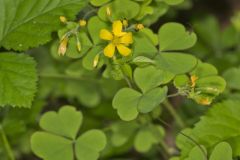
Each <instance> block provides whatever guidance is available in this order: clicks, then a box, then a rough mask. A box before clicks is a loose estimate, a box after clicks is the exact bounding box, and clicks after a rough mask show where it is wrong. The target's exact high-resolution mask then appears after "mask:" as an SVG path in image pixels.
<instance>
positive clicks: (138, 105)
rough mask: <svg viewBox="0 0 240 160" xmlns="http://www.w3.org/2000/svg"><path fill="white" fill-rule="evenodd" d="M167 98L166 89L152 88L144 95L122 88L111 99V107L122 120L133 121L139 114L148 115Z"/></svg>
mask: <svg viewBox="0 0 240 160" xmlns="http://www.w3.org/2000/svg"><path fill="white" fill-rule="evenodd" d="M166 96H167V87H164V88H161V87H158V88H154V89H152V90H149V91H148V92H146V93H143V94H142V93H140V92H138V91H135V90H133V89H131V88H123V89H121V90H119V91H118V92H117V94H116V95H115V97H114V99H113V107H114V108H115V109H117V112H118V115H119V116H120V118H121V119H122V120H125V121H131V120H134V119H135V118H136V117H137V116H138V114H139V112H141V113H148V112H150V111H152V110H153V109H154V108H155V107H157V106H158V105H159V104H160V103H162V102H163V101H164V100H165V98H166Z"/></svg>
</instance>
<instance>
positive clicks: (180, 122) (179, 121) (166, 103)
mask: <svg viewBox="0 0 240 160" xmlns="http://www.w3.org/2000/svg"><path fill="white" fill-rule="evenodd" d="M163 104H164V106H165V107H166V109H167V110H168V111H169V113H170V114H171V115H172V116H173V118H174V119H175V121H176V123H177V124H178V126H179V127H180V128H184V127H185V123H184V122H183V120H182V118H181V117H180V116H179V115H178V114H177V112H176V111H175V109H174V107H173V106H172V104H171V103H169V101H168V100H166V101H164V103H163Z"/></svg>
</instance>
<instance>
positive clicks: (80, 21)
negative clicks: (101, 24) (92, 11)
mask: <svg viewBox="0 0 240 160" xmlns="http://www.w3.org/2000/svg"><path fill="white" fill-rule="evenodd" d="M79 25H80V26H81V27H85V26H86V25H87V21H86V20H84V19H81V20H79Z"/></svg>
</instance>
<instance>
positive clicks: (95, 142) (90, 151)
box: [75, 129, 107, 160]
mask: <svg viewBox="0 0 240 160" xmlns="http://www.w3.org/2000/svg"><path fill="white" fill-rule="evenodd" d="M106 143H107V138H106V136H105V134H104V133H103V132H102V131H100V130H96V129H94V130H90V131H87V132H85V133H84V134H82V135H81V136H80V137H79V138H78V139H77V141H76V147H75V153H76V156H77V159H78V160H97V159H98V157H99V152H100V151H102V150H103V149H104V147H105V146H106Z"/></svg>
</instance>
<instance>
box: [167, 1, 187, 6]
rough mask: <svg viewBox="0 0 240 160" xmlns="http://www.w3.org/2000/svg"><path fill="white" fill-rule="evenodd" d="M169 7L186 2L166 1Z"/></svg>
mask: <svg viewBox="0 0 240 160" xmlns="http://www.w3.org/2000/svg"><path fill="white" fill-rule="evenodd" d="M164 2H166V3H167V4H168V5H177V4H180V3H183V2H184V0H164Z"/></svg>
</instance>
